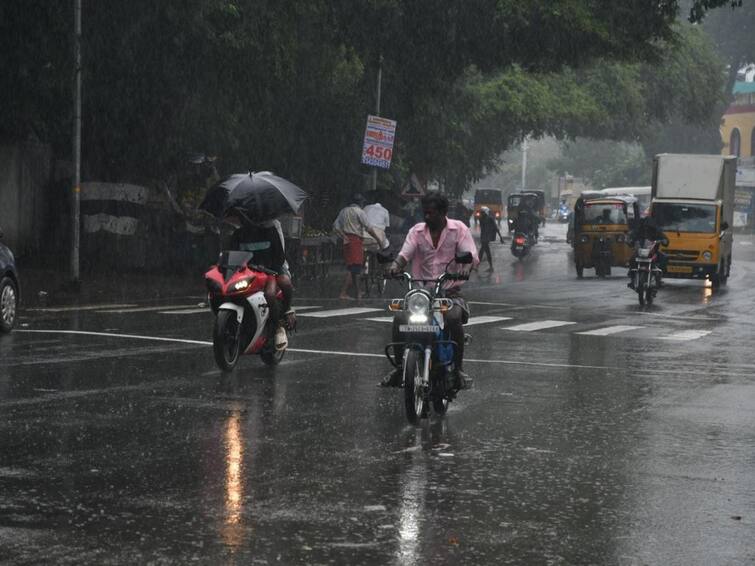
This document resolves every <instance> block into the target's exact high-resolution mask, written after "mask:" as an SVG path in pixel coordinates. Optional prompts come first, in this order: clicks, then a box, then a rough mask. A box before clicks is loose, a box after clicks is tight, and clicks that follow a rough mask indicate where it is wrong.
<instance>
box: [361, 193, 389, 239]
mask: <svg viewBox="0 0 755 566" xmlns="http://www.w3.org/2000/svg"><path fill="white" fill-rule="evenodd" d="M364 213H365V214H366V215H367V220H369V221H370V224H372V225H373V226H375V228H380V229H381V230H383V231H384V232H385V230H386V229H387V228H390V226H391V215H390V214H388V211H387V210H386V209H385V207H384V206H383V205H382V204H380V203H379V202H377V201H376V202H374V203H372V204H368V205H367V206H365V207H364Z"/></svg>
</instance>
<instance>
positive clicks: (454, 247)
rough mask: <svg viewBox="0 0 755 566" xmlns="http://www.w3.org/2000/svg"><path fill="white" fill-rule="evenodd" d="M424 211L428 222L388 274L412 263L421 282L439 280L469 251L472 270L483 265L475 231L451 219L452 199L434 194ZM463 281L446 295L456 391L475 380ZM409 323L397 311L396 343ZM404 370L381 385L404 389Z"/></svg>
mask: <svg viewBox="0 0 755 566" xmlns="http://www.w3.org/2000/svg"><path fill="white" fill-rule="evenodd" d="M422 212H423V216H424V219H425V221H424V222H420V223H418V224H416V225H414V226H413V227H412V229H411V230H410V231H409V233H408V234H407V235H406V240H405V241H404V245H403V246H402V248H401V251H400V252H399V254H398V257H397V258H396V260H395V261H394V262H393V263H391V265H390V266H389V268H388V271H389V273H390V274H392V275H396V274H399V273H402V272H403V271H404V268H405V267H406V265H407V264H408V263H409V262H411V263H412V276H413V277H415V278H417V279H437V278H438V277H440V276H441V275H442V274H443V273H444V270H445V268H446V265H448V263H449V262H453V259H454V258H455V256H456V255H459V254H463V253H466V252H469V253H471V254H472V258H473V261H472V267H473V268H474V267H476V266H477V264H479V263H480V260H479V258H478V257H477V248H476V246H475V243H474V240H473V239H472V232H471V231H470V230H469V227H468V226H466V225H465V224H464V223H463V222H461V221H460V220H453V219H450V218H448V217H447V216H446V215H447V213H448V199H447V198H446V197H445V196H443V195H441V194H440V193H438V192H430V193H428V194H427V195H425V196H424V197H422ZM461 284H462V282H461V281H454V282H451V283H448V284H447V285H446V287H445V295H446V297H447V298H449V299H451V300H452V301H453V307H452V308H451V309H450V310H448V311H447V312H446V313H444V315H443V316H444V319H445V325H446V328H447V329H448V332H449V335H450V338H451V340H453V341H454V342H456V348H454V367H455V370H454V372H453V375H452V378H453V380H454V385H453V386H454V388H455V389H457V390H458V389H466V388H467V387H469V385H470V383H471V380H470V378H469V376H468V375H467V374H466V373H464V372H463V371H462V362H463V360H464V327H463V324H464V323H465V322H467V320H469V308H468V307H467V304H466V302H465V301H464V299H463V297H462V295H461V291H460V287H461ZM406 323H407V313H406V312H405V311H397V312H396V314H395V316H394V319H393V341H394V342H400V341H401V333H400V331H399V326H400V325H401V324H406ZM395 355H396V361H397V362H399V366H400V365H401V362H402V360H403V355H404V352H403V349H402V348H396V350H395ZM401 381H402V370H401V369H400V368H396V369H394V370H393V371H392V372H391V373H389V374H388V375H387V376H385V378H384V379H383V380H382V381H381V382H380V385H382V386H383V387H400V386H401Z"/></svg>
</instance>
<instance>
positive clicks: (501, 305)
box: [467, 301, 514, 307]
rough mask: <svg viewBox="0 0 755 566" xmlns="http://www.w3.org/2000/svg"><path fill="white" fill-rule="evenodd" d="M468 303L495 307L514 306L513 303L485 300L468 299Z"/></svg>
mask: <svg viewBox="0 0 755 566" xmlns="http://www.w3.org/2000/svg"><path fill="white" fill-rule="evenodd" d="M467 304H468V305H490V306H494V307H513V306H514V305H513V304H511V303H485V302H483V301H467Z"/></svg>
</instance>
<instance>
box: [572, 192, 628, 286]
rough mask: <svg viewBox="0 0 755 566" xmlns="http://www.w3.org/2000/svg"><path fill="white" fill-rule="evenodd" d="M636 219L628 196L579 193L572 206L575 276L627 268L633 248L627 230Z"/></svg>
mask: <svg viewBox="0 0 755 566" xmlns="http://www.w3.org/2000/svg"><path fill="white" fill-rule="evenodd" d="M639 218H640V209H639V205H638V204H637V199H636V198H634V197H631V196H615V197H605V196H602V195H600V196H598V195H595V194H594V193H593V194H586V195H582V196H580V197H579V198H578V199H577V202H576V203H575V205H574V236H573V237H572V246H573V247H574V265H575V267H576V268H577V277H578V278H580V279H581V278H582V274H583V272H584V270H585V268H587V269H595V274H596V275H597V276H598V277H607V276H609V275H611V267H627V266H628V265H629V260H630V259H631V257H632V253H633V250H632V248H631V247H630V246H629V245H628V244H627V239H628V237H629V231H630V230H631V229H632V228H633V227H634V225H635V223H636V222H637V221H638V220H639Z"/></svg>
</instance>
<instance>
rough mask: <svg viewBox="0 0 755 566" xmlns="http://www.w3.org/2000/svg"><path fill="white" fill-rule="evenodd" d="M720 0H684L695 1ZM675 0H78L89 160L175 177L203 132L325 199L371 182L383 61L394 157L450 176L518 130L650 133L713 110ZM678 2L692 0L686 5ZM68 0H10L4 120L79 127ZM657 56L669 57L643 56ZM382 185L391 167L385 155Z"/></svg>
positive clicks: (43, 127)
mask: <svg viewBox="0 0 755 566" xmlns="http://www.w3.org/2000/svg"><path fill="white" fill-rule="evenodd" d="M726 3H727V2H725V1H724V0H715V1H712V0H705V1H699V2H695V3H693V5H692V6H691V8H690V9H693V10H697V11H696V12H691V13H693V15H695V16H696V17H700V15H702V14H704V13H705V12H706V11H707V10H708V9H710V8H711V7H713V6H717V5H723V4H726ZM679 8H680V4H679V2H678V1H677V0H662V1H659V2H647V1H646V0H626V1H623V2H605V1H604V0H526V1H522V0H448V1H445V2H438V1H437V0H286V1H283V2H280V1H279V2H271V1H269V0H182V1H180V2H179V1H177V0H161V1H159V2H156V1H154V0H149V1H148V0H130V1H129V2H123V1H122V0H98V1H97V2H96V3H90V2H85V3H84V12H83V24H84V33H83V54H84V66H83V74H84V106H83V117H84V124H83V145H82V156H83V159H84V177H85V179H86V178H89V179H92V178H97V179H101V180H131V181H137V182H150V181H152V180H158V179H159V180H165V179H170V178H172V177H173V176H175V175H176V173H177V172H178V171H180V170H181V169H182V167H184V163H185V156H186V154H187V153H189V152H192V151H200V152H205V153H209V154H215V155H218V156H219V157H220V161H219V168H220V170H221V172H222V173H231V172H237V171H244V170H247V169H257V170H260V169H270V170H274V171H276V172H277V173H279V174H281V175H284V176H286V177H290V178H292V179H293V180H294V181H297V182H299V183H300V184H302V186H304V187H306V188H307V189H308V190H309V191H310V192H312V193H313V194H314V195H315V199H314V201H315V205H316V206H321V207H323V208H326V207H328V206H331V207H332V205H333V203H334V201H335V200H336V199H337V198H338V197H339V196H341V195H343V194H345V193H348V192H352V191H353V190H355V189H357V190H358V189H362V188H363V187H362V185H363V182H364V178H365V174H366V173H367V172H368V170H367V168H364V167H362V166H361V165H360V164H359V154H360V147H361V136H362V133H363V131H364V122H365V116H366V114H368V113H369V112H371V111H372V109H373V108H374V104H375V101H374V98H373V96H374V94H373V93H374V87H375V76H376V72H377V68H378V61H380V60H381V58H382V61H383V65H382V68H383V89H384V90H383V93H384V95H383V100H382V109H383V111H382V114H384V115H385V116H389V117H391V118H394V119H396V120H397V121H398V140H397V148H396V152H395V157H394V160H395V167H394V172H395V171H398V172H401V174H402V175H405V174H408V173H409V172H410V171H413V172H416V173H418V174H419V175H421V176H423V177H425V178H428V179H433V178H434V179H438V180H440V181H441V182H442V183H443V184H444V186H446V187H448V188H450V189H451V190H452V191H455V192H459V191H461V190H463V189H464V187H466V186H467V185H468V184H469V182H470V181H472V180H474V179H476V178H477V177H478V176H479V175H480V174H481V173H482V171H483V170H484V169H485V168H491V167H494V166H495V165H496V163H497V160H498V156H499V155H500V153H501V151H502V150H504V149H506V148H507V147H509V146H510V145H511V144H512V143H515V142H516V141H517V140H519V139H521V138H522V136H524V135H535V136H538V135H543V134H554V135H557V136H559V137H573V136H578V135H579V136H601V137H610V138H616V139H641V138H643V136H645V135H646V132H647V131H648V130H650V129H652V128H653V127H654V125H655V124H657V123H660V122H664V121H668V120H672V119H675V118H677V115H676V110H675V109H677V108H682V109H684V110H683V112H682V113H681V114H680V116H678V118H680V119H681V120H682V121H700V120H703V119H705V109H706V108H708V107H709V103H710V101H711V100H712V99H713V98H714V97H715V90H716V88H718V82H717V80H718V79H716V76H715V75H716V73H717V70H714V69H713V68H714V66H715V64H716V62H715V61H714V60H713V59H712V58H711V57H710V56H709V53H708V51H707V49H708V47H706V45H704V41H703V40H702V39H700V38H696V37H695V34H694V33H693V32H689V33H688V32H686V31H679V30H677V29H675V28H674V27H673V23H674V21H675V19H676V18H677V16H678V13H679ZM685 9H686V8H685ZM72 21H73V14H72V3H71V2H63V1H58V2H53V1H43V0H25V1H21V0H10V1H9V2H3V3H2V4H0V62H2V63H3V66H2V67H3V69H4V73H3V74H2V76H0V93H2V94H0V102H2V103H3V108H4V111H6V116H8V117H9V119H8V120H6V121H5V122H4V123H3V125H2V126H0V135H3V136H5V137H15V138H19V137H26V136H28V135H30V134H32V135H35V136H36V137H38V138H40V139H42V140H43V141H49V142H51V143H53V145H54V146H55V147H56V148H57V149H58V152H59V154H63V155H64V154H65V152H66V151H67V148H68V147H69V146H70V142H69V138H70V131H71V106H72V105H71V102H70V79H71V75H72V73H71V45H70V43H71V40H70V32H71V28H72ZM646 62H655V63H656V64H658V65H660V67H656V69H658V68H660V69H661V70H660V71H658V70H655V71H654V70H652V69H651V68H650V67H647V66H645V65H646ZM380 182H381V185H390V184H392V182H393V178H392V177H391V176H390V175H388V174H381V179H380Z"/></svg>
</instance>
